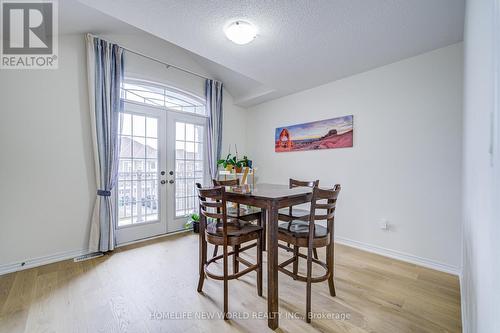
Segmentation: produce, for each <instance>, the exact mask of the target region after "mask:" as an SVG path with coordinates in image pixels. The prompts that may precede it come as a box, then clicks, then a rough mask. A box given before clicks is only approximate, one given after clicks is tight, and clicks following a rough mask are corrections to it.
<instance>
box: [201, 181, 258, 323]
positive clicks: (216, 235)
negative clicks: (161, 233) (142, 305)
mask: <svg viewBox="0 0 500 333" xmlns="http://www.w3.org/2000/svg"><path fill="white" fill-rule="evenodd" d="M198 198H199V209H200V234H199V239H200V245H199V247H200V249H199V250H200V267H199V269H200V277H199V280H198V292H202V291H203V282H204V280H205V277H208V278H212V279H215V280H223V281H224V320H227V319H229V318H228V282H229V280H233V279H237V278H239V277H240V276H242V275H245V274H247V273H250V272H252V271H256V272H257V294H258V295H259V296H262V241H261V238H262V227H260V226H258V225H254V224H251V223H249V222H248V221H243V220H241V219H238V218H235V217H228V216H227V206H226V194H225V188H224V187H214V188H199V189H198ZM253 240H255V241H256V242H252V243H251V244H249V245H245V246H244V247H240V246H241V245H242V244H243V243H247V242H251V241H253ZM207 243H210V244H213V245H218V246H221V247H222V249H223V254H221V255H218V256H213V257H212V258H210V259H208V260H207ZM229 246H232V247H234V246H238V248H239V251H238V252H236V251H228V248H229ZM253 247H257V260H256V264H252V263H251V262H249V261H247V260H245V259H243V258H241V257H240V256H239V254H240V253H241V252H243V251H246V250H248V249H251V248H253ZM231 255H232V256H233V258H234V261H233V263H236V265H235V266H233V274H229V273H228V260H229V256H231ZM218 259H223V262H222V265H223V274H222V275H220V274H215V273H213V272H210V270H209V269H208V268H209V266H210V264H212V263H214V262H215V261H216V260H218ZM240 263H241V264H243V265H244V266H246V268H245V269H243V270H242V271H239V269H238V265H239V264H240Z"/></svg>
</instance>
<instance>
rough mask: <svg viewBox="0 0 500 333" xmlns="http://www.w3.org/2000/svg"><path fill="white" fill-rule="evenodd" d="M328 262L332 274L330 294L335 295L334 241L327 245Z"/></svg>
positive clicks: (329, 282) (329, 284)
mask: <svg viewBox="0 0 500 333" xmlns="http://www.w3.org/2000/svg"><path fill="white" fill-rule="evenodd" d="M326 264H327V266H328V271H329V272H330V276H329V277H328V287H329V288H330V295H331V296H332V297H335V295H336V293H335V283H334V281H333V266H334V250H333V243H331V244H330V245H328V246H327V247H326Z"/></svg>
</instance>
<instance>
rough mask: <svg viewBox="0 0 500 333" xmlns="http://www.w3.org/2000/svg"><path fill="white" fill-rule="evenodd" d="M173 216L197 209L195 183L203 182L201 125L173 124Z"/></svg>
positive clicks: (183, 214)
mask: <svg viewBox="0 0 500 333" xmlns="http://www.w3.org/2000/svg"><path fill="white" fill-rule="evenodd" d="M175 129H176V133H175V137H176V142H175V184H176V186H175V216H176V217H181V216H186V215H188V214H191V213H193V212H196V211H197V206H198V201H197V199H198V197H197V195H196V185H195V184H196V183H203V174H204V163H203V162H202V156H203V141H204V138H203V126H199V125H195V124H190V123H186V122H176V124H175Z"/></svg>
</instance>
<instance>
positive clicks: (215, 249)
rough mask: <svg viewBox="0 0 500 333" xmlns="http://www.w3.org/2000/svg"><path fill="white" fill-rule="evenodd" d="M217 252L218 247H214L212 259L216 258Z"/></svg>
mask: <svg viewBox="0 0 500 333" xmlns="http://www.w3.org/2000/svg"><path fill="white" fill-rule="evenodd" d="M218 250H219V245H214V254H213V255H212V258H213V257H216V256H217V251H218Z"/></svg>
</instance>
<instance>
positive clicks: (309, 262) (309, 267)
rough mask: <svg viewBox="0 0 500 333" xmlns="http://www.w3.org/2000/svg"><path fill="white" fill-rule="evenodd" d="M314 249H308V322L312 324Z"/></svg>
mask: <svg viewBox="0 0 500 333" xmlns="http://www.w3.org/2000/svg"><path fill="white" fill-rule="evenodd" d="M311 275H312V248H311V247H309V248H308V249H307V283H306V322H307V323H310V322H311V284H312V282H311Z"/></svg>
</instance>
